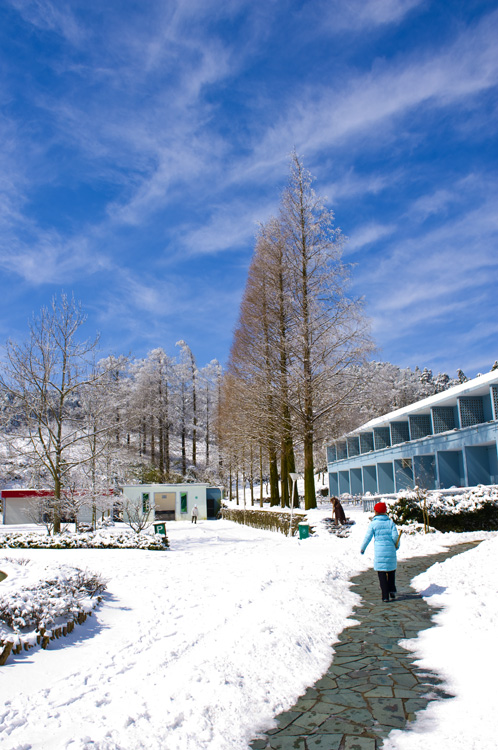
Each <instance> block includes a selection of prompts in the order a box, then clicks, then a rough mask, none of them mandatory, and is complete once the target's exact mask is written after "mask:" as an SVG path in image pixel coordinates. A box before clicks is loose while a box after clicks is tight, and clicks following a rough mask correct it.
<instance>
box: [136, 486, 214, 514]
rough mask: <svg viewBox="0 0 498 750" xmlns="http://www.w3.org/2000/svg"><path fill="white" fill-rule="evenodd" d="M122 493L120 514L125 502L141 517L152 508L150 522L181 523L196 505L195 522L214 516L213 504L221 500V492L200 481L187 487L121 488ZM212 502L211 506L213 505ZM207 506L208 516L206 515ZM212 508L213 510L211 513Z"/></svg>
mask: <svg viewBox="0 0 498 750" xmlns="http://www.w3.org/2000/svg"><path fill="white" fill-rule="evenodd" d="M122 490H123V495H124V499H123V513H124V514H126V504H127V501H129V502H131V503H132V504H133V507H134V508H137V507H138V508H139V511H140V512H141V513H142V514H144V515H145V514H146V513H148V512H149V510H151V509H152V513H151V519H155V520H157V521H182V520H183V521H185V520H188V519H190V517H191V515H192V508H193V507H194V505H197V508H198V509H199V516H198V517H199V519H206V518H208V517H214V516H216V513H217V510H216V512H215V509H216V503H217V501H219V500H221V490H220V489H219V488H218V487H210V486H209V484H204V483H200V482H196V483H187V484H139V485H129V484H128V485H125V486H123V488H122ZM213 500H214V501H215V504H214V505H213ZM208 506H209V510H210V512H209V514H208ZM211 508H213V510H211Z"/></svg>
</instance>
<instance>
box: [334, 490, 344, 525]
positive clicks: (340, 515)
mask: <svg viewBox="0 0 498 750" xmlns="http://www.w3.org/2000/svg"><path fill="white" fill-rule="evenodd" d="M330 499H331V500H332V510H333V511H334V518H335V522H336V524H337V525H338V526H342V524H343V523H346V514H345V513H344V508H343V507H342V505H341V502H340V500H339V498H338V497H331V498H330Z"/></svg>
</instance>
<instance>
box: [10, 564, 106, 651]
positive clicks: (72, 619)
mask: <svg viewBox="0 0 498 750" xmlns="http://www.w3.org/2000/svg"><path fill="white" fill-rule="evenodd" d="M25 563H26V564H28V565H32V564H33V563H32V562H30V561H23V560H19V561H16V560H10V561H9V564H10V567H11V568H14V569H15V566H21V565H23V564H25ZM15 580H16V579H15V578H14V581H15ZM105 589H106V581H105V580H104V579H103V578H102V577H101V576H99V575H96V574H94V573H89V572H88V571H83V570H80V569H79V568H69V567H68V566H63V567H62V568H61V569H60V570H59V571H52V573H51V574H50V573H49V576H48V580H42V581H40V582H39V583H37V584H31V585H27V586H26V585H24V586H20V587H19V588H14V590H12V588H9V589H6V590H5V592H2V596H1V597H0V666H2V665H4V664H5V662H6V661H7V659H8V657H9V655H10V654H11V653H13V654H19V653H20V652H21V651H22V650H25V651H27V650H28V649H30V648H33V647H34V646H36V645H37V644H38V645H40V646H41V647H42V648H47V646H48V644H49V642H50V641H51V640H53V639H54V638H59V637H60V636H63V635H67V634H68V633H71V632H72V630H73V629H74V626H75V624H76V623H78V624H82V623H83V622H84V621H85V620H86V618H87V617H88V616H89V615H91V613H92V609H94V608H95V607H96V606H98V604H99V603H100V602H101V601H102V596H101V594H102V593H103V592H104V591H105Z"/></svg>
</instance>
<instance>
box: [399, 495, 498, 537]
mask: <svg viewBox="0 0 498 750" xmlns="http://www.w3.org/2000/svg"><path fill="white" fill-rule="evenodd" d="M426 507H427V505H426ZM426 512H427V521H428V523H429V525H430V526H432V527H433V528H435V529H437V530H438V531H457V532H462V531H496V530H498V502H497V501H496V500H485V501H483V502H482V503H481V504H480V505H479V506H477V507H473V508H471V509H467V508H465V507H455V509H454V510H453V512H451V510H450V509H449V508H448V507H447V506H446V507H444V508H441V509H439V508H438V507H437V506H436V505H432V506H431V505H428V507H427V511H426ZM389 515H390V517H391V518H392V519H393V521H394V522H395V523H397V524H400V525H403V524H409V523H413V522H416V523H423V522H424V512H423V499H420V498H418V497H416V496H415V495H408V494H406V495H405V496H404V497H399V498H398V499H397V500H396V502H395V503H393V504H392V505H391V506H390V508H389Z"/></svg>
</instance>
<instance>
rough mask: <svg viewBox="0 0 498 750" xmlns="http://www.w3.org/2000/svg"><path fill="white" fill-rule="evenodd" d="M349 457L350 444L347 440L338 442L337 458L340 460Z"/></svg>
mask: <svg viewBox="0 0 498 750" xmlns="http://www.w3.org/2000/svg"><path fill="white" fill-rule="evenodd" d="M347 457H348V446H347V443H346V441H345V440H341V442H339V443H337V460H338V461H340V460H342V459H343V458H347Z"/></svg>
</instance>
